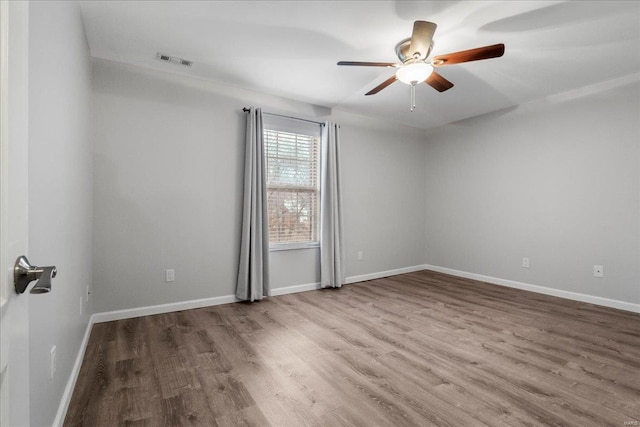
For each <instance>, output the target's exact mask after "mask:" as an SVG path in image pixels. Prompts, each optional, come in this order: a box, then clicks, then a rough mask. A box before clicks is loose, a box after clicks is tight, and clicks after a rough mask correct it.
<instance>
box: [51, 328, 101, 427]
mask: <svg viewBox="0 0 640 427" xmlns="http://www.w3.org/2000/svg"><path fill="white" fill-rule="evenodd" d="M93 323H94V321H93V316H91V317H90V318H89V323H87V329H86V330H85V331H84V337H83V338H82V342H81V343H80V349H79V350H78V355H77V356H76V361H75V362H74V364H73V368H72V369H71V374H70V375H69V380H68V381H67V385H66V386H65V388H64V393H62V399H60V405H59V406H58V412H57V413H56V418H55V419H54V421H53V427H62V424H63V423H64V418H65V417H66V416H67V410H68V409H69V403H71V396H72V395H73V389H74V388H75V387H76V381H77V380H78V375H79V374H80V368H81V367H82V361H83V360H84V353H85V351H86V350H87V344H89V336H91V329H92V327H93Z"/></svg>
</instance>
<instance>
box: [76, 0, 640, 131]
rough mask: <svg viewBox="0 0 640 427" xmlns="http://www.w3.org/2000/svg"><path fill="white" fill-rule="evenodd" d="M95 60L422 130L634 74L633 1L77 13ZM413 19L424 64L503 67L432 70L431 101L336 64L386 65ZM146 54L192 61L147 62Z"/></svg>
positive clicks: (238, 5) (368, 71)
mask: <svg viewBox="0 0 640 427" xmlns="http://www.w3.org/2000/svg"><path fill="white" fill-rule="evenodd" d="M81 8H82V14H83V19H84V23H85V28H86V32H87V38H88V40H89V46H90V48H91V54H92V55H93V56H94V57H96V58H102V59H107V60H114V61H120V62H124V63H129V64H134V65H139V66H143V67H147V68H152V69H156V70H163V71H168V72H172V73H179V74H187V75H192V76H196V77H199V78H204V79H207V80H210V81H213V82H217V83H222V84H227V85H231V86H238V87H242V88H246V89H252V90H256V91H259V92H264V93H270V94H275V95H279V96H282V97H286V98H290V99H294V100H298V101H304V102H308V103H311V104H316V105H321V106H325V107H330V108H336V109H340V110H344V111H351V112H356V113H360V114H365V115H369V116H378V117H384V118H387V119H391V120H395V121H397V122H400V123H403V124H408V125H411V126H414V127H418V128H425V129H426V128H430V127H434V126H438V125H441V124H445V123H451V122H454V121H458V120H461V119H465V118H469V117H473V116H477V115H481V114H486V113H489V112H493V111H497V110H500V109H504V108H508V107H512V106H514V105H517V104H521V103H523V102H527V101H531V100H535V99H539V98H544V97H547V96H551V95H556V94H559V93H564V92H568V91H573V90H577V89H580V88H583V87H586V86H591V85H598V84H601V83H604V82H609V81H611V80H616V79H619V78H623V77H626V78H628V77H629V76H632V75H637V76H640V2H638V1H628V2H615V1H549V2H543V1H537V0H536V1H415V2H414V1H310V0H307V1H300V0H298V1H266V0H265V1H208V2H207V1H193V2H191V1H158V2H153V1H122V2H116V1H104V2H103V1H88V2H82V3H81ZM415 20H426V21H432V22H435V23H437V24H438V28H437V31H436V34H435V37H434V49H433V52H432V56H433V55H438V54H443V53H449V52H456V51H459V50H466V49H471V48H475V47H480V46H485V45H490V44H495V43H504V44H505V45H506V51H505V55H504V56H503V57H502V58H496V59H489V60H485V61H477V62H471V63H466V64H458V65H451V66H447V67H442V68H439V69H438V72H439V73H440V74H442V75H443V76H444V77H445V78H447V79H448V80H450V81H452V82H453V83H454V84H455V86H454V87H453V88H452V89H450V90H449V91H447V92H443V93H438V92H436V91H435V90H434V89H432V88H431V87H429V86H427V85H420V86H419V87H418V88H417V89H418V90H417V109H416V111H414V112H410V111H409V101H410V91H409V86H407V85H404V84H403V83H400V82H396V83H394V84H393V85H391V86H390V87H388V88H387V89H385V90H383V91H381V92H380V93H378V94H377V95H373V96H364V94H365V93H366V92H367V91H369V90H370V89H372V88H373V87H375V86H376V85H378V84H379V83H381V82H382V81H384V80H385V79H387V78H388V77H389V76H391V75H392V74H393V70H391V69H387V68H369V67H339V66H337V65H336V62H337V61H340V60H352V61H385V62H387V61H396V60H397V57H396V56H395V52H394V47H395V45H396V43H397V42H399V41H400V40H401V39H403V38H406V37H409V36H410V35H411V30H412V26H413V21H415ZM157 52H162V53H165V54H168V55H173V56H177V57H182V58H185V59H188V60H192V61H194V65H193V66H192V67H191V68H186V67H180V66H178V65H173V64H168V63H163V62H160V61H158V60H157V59H156V58H155V57H156V53H157Z"/></svg>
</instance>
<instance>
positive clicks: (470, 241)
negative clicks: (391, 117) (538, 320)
mask: <svg viewBox="0 0 640 427" xmlns="http://www.w3.org/2000/svg"><path fill="white" fill-rule="evenodd" d="M629 80H634V81H635V82H634V83H630V84H629V83H627V84H623V85H619V86H618V87H615V86H616V84H615V82H613V83H610V84H608V86H609V87H608V88H607V87H604V88H598V87H594V88H585V89H584V90H583V91H581V92H576V93H573V94H566V95H565V96H558V97H555V98H554V99H551V100H547V101H540V102H537V103H533V104H530V105H526V106H522V107H519V108H517V109H515V110H513V111H504V112H502V113H498V114H494V115H490V116H486V117H481V118H477V119H472V120H469V121H466V122H462V123H458V124H453V125H449V126H445V127H442V128H439V129H437V130H435V131H432V132H431V133H430V134H429V135H428V137H427V141H428V144H427V152H426V170H427V179H426V186H425V194H426V196H427V208H426V230H427V232H426V244H427V264H431V265H435V266H439V267H446V268H452V269H456V270H461V271H465V272H471V273H476V274H482V275H487V276H492V277H497V278H501V279H508V280H515V281H520V282H524V283H527V284H533V285H539V286H545V287H550V288H555V289H560V290H565V291H571V292H578V293H583V294H588V295H593V296H599V297H604V298H610V299H615V300H621V301H626V302H631V303H639V302H640V148H639V147H640V126H639V118H640V107H639V103H640V93H639V84H638V79H637V78H635V79H627V81H629ZM603 86H607V85H603ZM523 257H528V258H530V262H531V267H530V268H528V269H526V268H522V267H521V263H522V258H523ZM594 264H598V265H604V273H605V275H604V276H605V277H604V278H594V277H593V265H594Z"/></svg>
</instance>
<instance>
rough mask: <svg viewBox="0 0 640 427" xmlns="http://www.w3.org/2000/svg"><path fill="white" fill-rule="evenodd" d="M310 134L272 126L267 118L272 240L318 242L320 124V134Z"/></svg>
mask: <svg viewBox="0 0 640 427" xmlns="http://www.w3.org/2000/svg"><path fill="white" fill-rule="evenodd" d="M274 127H275V126H274ZM306 133H312V132H306ZM306 133H297V132H296V131H295V128H294V131H284V130H282V127H281V126H278V130H275V129H270V128H268V123H267V122H266V121H265V130H264V144H265V156H266V159H265V160H266V168H267V206H268V215H269V242H270V243H303V242H317V241H318V229H319V225H318V224H319V220H320V216H319V212H320V198H319V187H320V185H319V168H320V164H319V160H320V159H319V157H320V156H319V154H320V150H319V148H320V147H319V143H320V138H319V126H318V131H317V133H318V134H317V135H307V134H306Z"/></svg>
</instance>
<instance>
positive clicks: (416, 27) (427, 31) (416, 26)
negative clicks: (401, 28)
mask: <svg viewBox="0 0 640 427" xmlns="http://www.w3.org/2000/svg"><path fill="white" fill-rule="evenodd" d="M436 27H437V25H436V24H434V23H433V22H427V21H416V22H414V23H413V33H412V34H411V45H410V46H409V52H408V54H407V57H409V58H413V57H414V56H415V55H419V58H420V59H424V58H426V57H427V55H429V50H430V49H431V41H432V40H433V34H434V33H435V32H436Z"/></svg>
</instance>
